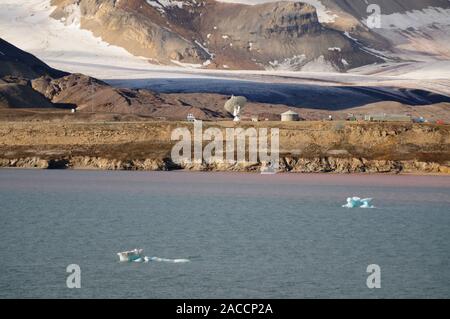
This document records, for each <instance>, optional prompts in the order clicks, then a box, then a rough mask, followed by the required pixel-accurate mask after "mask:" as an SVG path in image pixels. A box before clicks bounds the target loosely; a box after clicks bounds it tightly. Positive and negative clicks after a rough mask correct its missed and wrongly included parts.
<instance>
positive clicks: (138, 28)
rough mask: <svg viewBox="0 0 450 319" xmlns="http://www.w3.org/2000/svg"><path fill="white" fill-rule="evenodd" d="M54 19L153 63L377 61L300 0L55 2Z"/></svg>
mask: <svg viewBox="0 0 450 319" xmlns="http://www.w3.org/2000/svg"><path fill="white" fill-rule="evenodd" d="M52 4H54V5H56V6H57V9H56V10H55V11H54V13H53V15H52V16H53V17H54V18H56V19H60V20H64V21H65V22H66V23H69V22H70V23H73V21H74V20H76V21H79V23H80V26H81V28H84V29H88V30H91V31H92V32H93V33H94V34H95V35H96V36H100V37H102V39H103V40H106V41H107V42H109V43H111V44H114V45H118V46H122V47H124V48H126V49H127V50H128V51H129V52H131V53H133V54H134V55H139V56H144V57H147V58H149V60H150V62H152V63H161V64H183V63H184V64H194V65H196V66H198V67H205V68H206V67H208V68H234V69H265V68H273V69H280V68H282V69H283V68H285V69H288V68H289V69H292V70H300V69H302V68H306V69H315V68H318V69H322V70H323V69H327V70H335V69H337V70H346V69H348V68H352V67H357V66H361V65H365V64H370V63H374V62H379V61H381V60H380V58H378V57H376V56H375V55H372V54H370V53H368V52H367V51H365V50H362V49H361V48H360V47H359V46H358V45H357V44H355V43H354V42H353V41H352V40H351V39H349V38H348V37H347V36H345V35H344V34H343V32H341V31H340V30H337V29H333V28H331V27H329V26H325V25H323V24H321V23H320V22H319V20H318V16H317V12H316V9H315V8H314V7H313V6H311V5H309V4H305V3H299V2H273V3H266V4H260V5H254V6H249V5H244V4H229V3H220V2H216V1H213V0H183V1H172V0H168V1H157V0H130V1H117V0H53V1H52Z"/></svg>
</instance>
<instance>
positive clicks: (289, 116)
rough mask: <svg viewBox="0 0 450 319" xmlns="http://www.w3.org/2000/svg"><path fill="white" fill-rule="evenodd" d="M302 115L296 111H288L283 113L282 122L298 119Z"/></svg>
mask: <svg viewBox="0 0 450 319" xmlns="http://www.w3.org/2000/svg"><path fill="white" fill-rule="evenodd" d="M299 119H300V117H299V116H298V113H295V112H294V111H287V112H284V113H283V114H281V121H282V122H293V121H298V120H299Z"/></svg>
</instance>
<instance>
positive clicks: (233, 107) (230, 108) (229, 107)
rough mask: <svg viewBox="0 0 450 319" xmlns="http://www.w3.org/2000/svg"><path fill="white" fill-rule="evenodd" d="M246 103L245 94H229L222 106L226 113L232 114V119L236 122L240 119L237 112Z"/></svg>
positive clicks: (239, 111)
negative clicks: (229, 96)
mask: <svg viewBox="0 0 450 319" xmlns="http://www.w3.org/2000/svg"><path fill="white" fill-rule="evenodd" d="M245 104H247V99H246V98H245V96H234V95H233V96H231V98H230V99H229V100H228V101H226V102H225V105H224V108H225V110H226V111H227V112H228V113H231V114H233V117H234V119H233V121H235V122H238V121H240V120H241V118H240V116H239V114H240V113H241V110H242V109H243V108H244V106H245Z"/></svg>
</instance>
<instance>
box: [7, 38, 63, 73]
mask: <svg viewBox="0 0 450 319" xmlns="http://www.w3.org/2000/svg"><path fill="white" fill-rule="evenodd" d="M7 75H9V76H15V77H22V78H29V79H30V78H37V77H40V76H43V75H49V76H52V77H60V76H64V75H67V73H65V72H62V71H59V70H55V69H53V68H51V67H49V66H48V65H47V64H45V63H44V62H42V61H41V60H39V59H38V58H36V57H35V56H34V55H31V54H29V53H27V52H25V51H22V50H20V49H19V48H17V47H15V46H14V45H12V44H10V43H8V42H6V41H5V40H3V39H1V38H0V78H2V77H4V76H7Z"/></svg>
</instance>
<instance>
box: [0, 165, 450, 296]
mask: <svg viewBox="0 0 450 319" xmlns="http://www.w3.org/2000/svg"><path fill="white" fill-rule="evenodd" d="M353 195H356V196H361V197H373V198H374V204H375V205H376V206H377V208H375V209H346V208H342V207H341V205H342V204H344V203H345V199H346V197H348V196H353ZM0 201H1V206H0V253H1V257H0V297H2V298H14V297H19V298H23V297H51V298H81V297H84V298H100V297H106V298H302V297H323V298H331V297H336V298H352V297H354V298H363V297H364V298H365V297H368V298H380V297H393V298H405V297H413V298H415V297H425V298H428V297H437V298H449V297H450V178H449V177H443V176H391V175H303V174H277V175H259V174H244V173H189V172H124V171H120V172H116V171H114V172H112V171H71V170H60V171H52V170H15V169H6V170H0ZM135 247H137V248H143V249H144V250H145V254H146V255H147V256H157V257H161V258H171V259H174V258H188V259H189V260H190V262H189V263H169V262H150V263H147V264H144V263H119V262H118V257H117V255H116V253H117V252H119V251H123V250H128V249H132V248H135ZM69 264H78V265H80V267H81V289H68V288H67V287H66V278H67V276H68V275H69V274H68V273H66V267H67V266H68V265H69ZM369 264H378V265H379V266H380V267H381V286H382V287H381V289H368V288H367V286H366V278H367V276H368V274H367V273H366V268H367V266H368V265H369Z"/></svg>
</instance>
